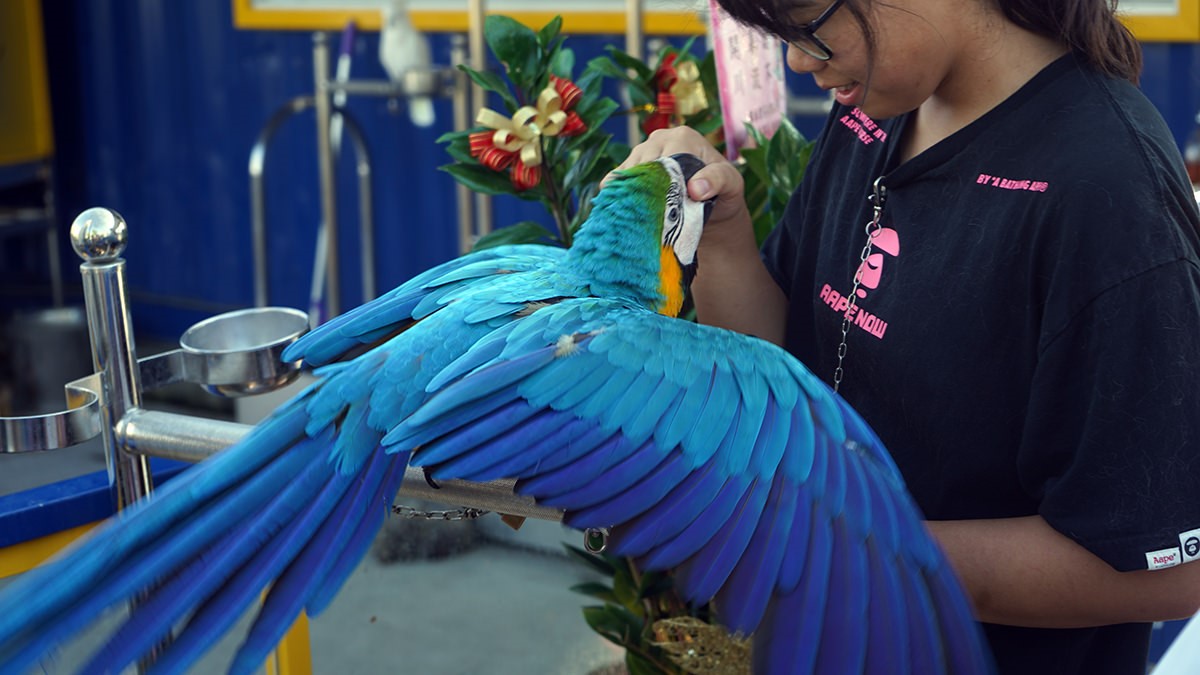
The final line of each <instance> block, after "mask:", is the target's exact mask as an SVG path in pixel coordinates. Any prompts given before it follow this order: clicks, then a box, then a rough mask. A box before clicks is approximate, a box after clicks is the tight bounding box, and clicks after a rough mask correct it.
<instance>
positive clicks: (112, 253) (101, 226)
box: [71, 207, 129, 263]
mask: <svg viewBox="0 0 1200 675" xmlns="http://www.w3.org/2000/svg"><path fill="white" fill-rule="evenodd" d="M128 242H129V232H128V230H127V229H126V227H125V219H124V218H122V217H121V214H119V213H117V212H116V211H113V210H112V209H106V208H102V207H93V208H90V209H88V210H86V211H84V212H83V213H81V214H79V216H77V217H76V218H75V222H73V223H71V246H73V247H74V248H75V253H77V254H79V257H80V258H83V260H84V262H92V263H98V262H108V261H111V260H115V259H116V258H119V257H120V256H121V254H122V253H124V252H125V245H126V244H127V243H128Z"/></svg>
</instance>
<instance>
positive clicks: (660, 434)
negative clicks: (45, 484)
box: [0, 155, 991, 675]
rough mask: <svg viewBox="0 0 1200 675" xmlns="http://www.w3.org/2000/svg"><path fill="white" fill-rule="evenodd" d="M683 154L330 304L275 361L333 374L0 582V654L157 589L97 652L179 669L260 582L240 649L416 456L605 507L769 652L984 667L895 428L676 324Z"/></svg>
mask: <svg viewBox="0 0 1200 675" xmlns="http://www.w3.org/2000/svg"><path fill="white" fill-rule="evenodd" d="M700 166H701V165H700V162H699V160H697V159H696V158H694V157H691V156H688V155H676V156H674V157H670V158H663V159H660V160H657V161H654V162H649V163H646V164H641V165H638V166H636V167H633V168H631V169H628V170H626V171H623V172H620V173H619V174H618V175H617V176H616V177H615V178H614V179H613V180H612V181H611V182H610V183H609V185H608V186H607V187H606V188H605V189H604V190H603V191H601V192H600V194H599V195H598V196H597V197H596V198H595V201H594V206H593V211H592V213H591V216H590V218H589V219H588V221H587V223H586V224H585V225H584V226H583V227H582V228H581V230H580V231H579V233H578V235H577V237H576V240H575V244H574V245H573V246H572V248H570V249H569V250H562V249H556V248H550V247H542V246H512V247H507V248H498V249H491V250H486V251H481V252H478V253H473V254H469V255H466V256H463V257H462V258H459V259H457V260H454V261H451V262H449V263H446V264H444V265H441V266H439V267H436V268H434V269H432V270H429V271H428V272H425V273H424V274H421V275H420V276H418V277H416V278H414V279H413V280H411V281H409V282H408V283H406V284H404V285H402V286H400V287H399V288H397V289H395V290H393V291H392V292H390V293H388V294H387V295H385V296H383V297H381V298H379V299H377V300H375V301H373V302H371V303H368V304H366V305H364V306H362V307H359V308H357V309H355V310H353V311H351V312H349V313H347V314H345V315H343V316H340V317H338V318H336V319H334V320H333V321H331V322H330V323H328V324H326V325H324V326H322V327H320V328H318V329H317V330H315V331H313V332H312V333H310V334H308V335H306V336H304V337H303V338H301V339H300V340H299V341H298V342H296V343H295V344H293V345H292V346H291V347H290V348H289V349H288V350H287V352H286V353H285V355H284V358H285V359H287V360H289V361H290V360H294V359H298V358H303V359H304V360H305V361H306V362H307V363H308V364H311V365H313V366H317V367H318V368H317V370H316V374H317V375H318V377H319V379H318V381H317V382H316V383H315V384H313V385H312V386H311V387H309V388H308V389H306V390H305V391H304V392H303V393H301V394H300V395H298V396H297V397H296V398H294V399H293V400H291V401H290V402H288V403H286V404H285V405H284V406H282V407H281V408H280V409H279V410H278V411H276V412H275V413H274V414H273V415H272V416H271V417H270V418H269V419H268V420H266V421H264V422H263V423H261V424H260V425H259V426H258V427H256V428H255V429H254V430H253V431H252V432H251V433H250V434H248V435H247V436H246V437H245V438H244V439H243V440H242V441H240V442H239V443H238V444H236V445H235V446H233V447H231V448H229V449H228V450H226V451H224V452H222V453H219V454H218V455H216V456H214V457H212V458H210V459H209V460H207V461H204V462H202V463H200V464H198V465H197V466H195V467H194V468H191V469H189V470H188V471H187V472H185V473H184V474H183V475H181V476H180V477H178V478H176V479H174V480H173V481H171V482H170V483H168V484H167V485H166V486H165V487H164V488H163V489H161V490H159V491H157V492H156V493H155V494H154V495H152V496H151V497H150V498H149V499H147V500H145V501H143V502H141V503H139V504H137V505H135V506H133V507H131V508H129V509H127V510H125V511H124V512H122V513H120V514H118V516H116V517H114V519H113V520H112V522H110V523H108V524H106V525H105V526H103V527H102V528H98V530H97V531H96V532H95V533H94V534H93V535H92V536H90V537H88V538H87V539H86V540H85V541H83V542H82V543H81V544H80V545H77V546H76V547H74V548H73V549H72V551H71V552H69V553H67V554H65V555H64V556H61V557H59V558H57V559H56V560H54V561H52V562H50V563H48V564H46V565H45V566H43V567H41V568H39V569H37V570H35V571H33V572H30V573H28V574H26V575H25V576H23V577H22V578H20V579H19V580H18V581H17V582H15V583H13V584H12V585H11V586H10V587H8V588H6V589H5V590H4V591H3V593H0V671H3V672H21V671H24V670H26V669H28V668H29V667H31V666H33V665H35V664H36V663H37V662H38V660H39V659H40V658H42V656H43V655H44V654H45V653H46V652H47V651H48V650H50V649H51V648H53V646H54V645H55V644H57V643H58V642H60V641H62V640H63V639H65V638H67V637H69V636H70V635H72V634H73V633H75V632H76V631H78V630H80V629H81V628H83V627H84V626H86V625H87V624H89V623H90V622H91V621H93V620H94V619H95V618H96V617H97V616H98V615H99V614H100V612H101V611H102V610H103V609H105V608H107V607H109V606H111V605H114V604H121V603H123V602H126V601H129V600H131V599H133V598H139V600H138V602H137V604H136V606H135V608H134V609H133V611H132V612H131V614H130V616H129V617H128V620H127V621H126V622H125V623H124V624H123V625H122V626H121V627H120V628H119V629H118V630H117V631H116V633H115V634H114V635H113V637H112V639H111V640H110V641H109V642H108V644H107V645H106V646H105V647H103V648H102V649H100V650H99V651H98V652H97V653H96V654H95V655H94V656H93V658H92V661H91V662H90V663H89V664H87V665H86V666H85V667H84V669H83V670H84V671H86V672H115V671H117V670H119V669H120V668H121V667H123V666H125V665H126V664H129V663H133V662H136V661H138V660H139V659H141V658H142V657H143V656H144V655H145V654H146V653H147V652H149V651H150V650H152V649H153V648H155V647H156V646H158V645H161V644H162V642H163V640H164V638H166V637H167V636H168V635H169V631H170V630H171V628H172V627H173V626H179V625H182V626H183V627H182V628H181V629H179V630H178V634H177V635H176V636H175V637H174V639H173V640H172V641H171V642H170V643H169V646H167V647H166V648H165V650H164V651H163V652H162V653H161V655H160V656H159V657H158V660H157V662H156V668H158V669H161V671H162V672H179V671H181V670H183V669H185V668H186V667H187V666H188V665H189V664H191V663H192V662H194V661H195V659H197V658H198V657H199V656H200V655H201V654H202V653H203V652H204V651H205V650H206V649H207V648H208V646H210V645H211V644H213V643H214V642H215V641H216V640H217V638H218V637H219V636H221V635H222V634H224V633H225V632H226V631H227V630H228V629H229V628H230V626H231V625H232V624H233V622H234V621H235V620H236V619H237V618H238V617H239V616H240V615H241V614H242V612H243V611H244V610H245V609H246V608H247V607H249V606H251V605H253V604H254V603H256V602H258V601H259V599H260V597H261V596H262V594H263V592H264V591H266V597H265V599H264V600H263V601H262V607H261V609H260V610H259V612H258V615H257V618H256V620H255V622H254V624H253V626H252V627H251V628H250V630H249V634H248V636H247V637H246V640H245V642H244V643H243V644H242V646H241V649H240V651H239V652H238V653H237V655H236V656H235V658H234V661H233V663H232V665H231V667H230V670H231V672H237V673H242V672H249V671H251V670H253V669H254V668H255V667H257V666H258V665H259V664H261V663H262V661H263V659H264V658H265V656H266V654H267V653H268V652H269V651H270V650H271V649H272V648H273V646H274V645H275V644H276V643H277V642H278V640H279V639H280V637H281V636H282V635H283V633H284V631H285V630H286V628H287V627H288V626H289V625H290V624H291V622H292V621H293V620H294V619H295V618H296V617H297V615H298V614H299V612H301V611H307V612H308V613H309V614H310V615H315V614H316V613H318V612H320V611H321V610H322V609H323V608H324V607H325V606H326V605H327V604H328V603H329V602H330V600H331V599H332V597H333V596H334V594H335V593H336V592H337V590H338V588H339V587H340V586H341V584H342V582H343V581H344V580H345V579H346V578H347V576H348V575H349V574H350V572H351V571H352V570H353V568H354V567H355V566H356V564H357V563H358V561H359V560H360V559H361V557H362V556H363V555H364V554H365V552H366V551H367V548H368V546H369V544H370V542H371V540H372V538H373V536H374V534H375V533H376V532H377V531H378V529H379V527H380V526H381V524H382V521H383V518H384V517H385V514H386V513H388V511H389V504H390V501H391V498H392V497H393V495H395V493H396V492H397V490H398V489H399V486H400V482H401V480H402V478H403V476H404V471H405V468H406V466H407V465H409V464H413V465H416V466H422V467H425V468H426V470H427V471H428V472H429V474H430V475H431V476H432V478H433V479H435V480H441V479H466V480H471V481H487V480H492V479H497V478H505V477H507V478H516V479H518V480H517V483H516V488H515V489H516V491H517V492H518V493H519V494H523V495H529V496H532V497H533V498H535V499H536V500H537V501H538V502H539V503H541V504H545V505H549V506H553V507H558V508H561V509H564V511H565V515H564V522H565V523H567V524H568V525H572V526H574V527H578V528H590V527H596V528H600V527H608V528H611V533H612V537H611V539H610V545H611V546H612V550H613V551H614V552H615V553H617V554H619V555H625V556H632V557H635V558H636V559H637V560H638V561H639V562H640V563H641V565H642V566H643V567H644V568H646V569H651V570H668V569H669V570H673V573H674V579H675V583H676V586H677V588H678V589H679V591H680V593H681V594H682V595H683V596H684V597H685V598H686V599H687V600H689V601H691V602H694V603H704V602H707V601H710V600H713V601H714V606H715V608H716V610H717V612H718V616H719V618H720V620H721V621H722V623H723V624H724V625H725V626H726V627H727V628H728V629H729V630H730V631H732V632H738V633H742V634H752V635H753V659H754V668H755V671H756V672H758V673H771V674H775V673H860V672H865V673H889V674H894V673H914V674H918V675H927V674H931V673H949V672H953V673H981V672H988V671H989V670H990V668H991V664H990V657H989V656H988V655H987V652H986V649H985V648H984V647H983V646H982V642H981V640H980V636H979V631H978V628H977V625H976V624H975V622H974V620H973V618H972V615H971V611H970V608H969V606H968V604H967V602H966V601H965V599H964V596H963V593H962V591H961V589H960V587H959V585H958V583H957V581H956V579H955V577H954V575H953V573H952V572H951V570H950V567H949V566H948V564H947V562H946V560H945V559H944V557H943V556H942V554H941V553H940V551H939V550H938V548H937V547H936V546H935V545H934V543H933V542H932V541H931V539H930V537H929V536H928V534H927V533H926V531H925V529H924V527H923V524H922V520H921V516H920V514H919V513H918V511H917V509H916V507H915V506H914V505H913V503H912V501H911V499H910V497H909V496H908V494H907V493H906V492H905V489H904V485H903V482H902V481H901V478H900V476H899V473H898V472H897V470H896V467H895V465H894V464H893V463H892V461H891V459H890V457H889V456H888V454H887V452H886V451H885V450H884V448H883V446H882V445H881V443H880V442H879V440H878V439H877V438H876V436H875V434H874V433H873V432H872V431H871V430H870V429H869V428H868V427H867V425H866V424H865V423H864V422H863V420H862V419H860V418H859V416H858V415H857V414H856V413H855V412H854V411H853V410H851V409H850V407H849V406H847V405H846V404H845V403H844V402H843V401H842V399H841V398H839V397H838V396H836V395H835V394H834V393H833V392H832V391H831V390H830V389H829V388H828V387H827V386H825V385H824V384H823V383H822V382H820V381H819V380H818V379H817V378H816V377H815V376H813V375H812V374H811V373H810V372H809V371H808V370H807V369H805V367H804V366H803V365H801V364H800V363H799V362H797V361H796V360H795V359H793V358H792V357H791V356H789V355H788V354H787V353H785V352H784V351H783V350H781V349H779V348H778V347H776V346H774V345H772V344H769V343H766V342H764V341H761V340H758V339H755V338H752V337H748V336H745V335H741V334H737V333H734V332H730V331H727V330H721V329H717V328H713V327H709V326H704V325H698V324H694V323H690V322H686V321H681V320H678V319H676V318H674V317H675V315H676V314H677V313H678V312H679V310H680V308H681V306H682V304H683V297H684V293H685V291H686V288H687V284H688V283H689V282H690V279H691V277H692V275H693V273H694V272H695V270H696V249H697V246H698V245H699V241H700V234H701V230H702V227H703V222H704V220H705V217H706V209H707V205H705V204H703V203H698V202H694V201H692V200H691V199H690V198H688V196H687V190H686V188H685V185H686V181H687V179H688V178H689V177H690V176H691V175H692V174H694V173H695V171H697V170H698V169H699V168H700Z"/></svg>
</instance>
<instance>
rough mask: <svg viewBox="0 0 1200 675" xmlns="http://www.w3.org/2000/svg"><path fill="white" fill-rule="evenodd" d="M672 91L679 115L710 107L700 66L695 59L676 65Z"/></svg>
mask: <svg viewBox="0 0 1200 675" xmlns="http://www.w3.org/2000/svg"><path fill="white" fill-rule="evenodd" d="M670 92H671V95H672V96H674V97H675V110H674V112H675V113H676V114H678V115H695V114H696V113H698V112H700V111H701V110H704V109H705V108H707V107H708V97H707V96H705V94H704V83H702V82H701V81H700V68H699V66H697V65H696V62H695V61H684V62H683V63H680V64H678V65H677V66H675V83H674V84H672V85H671V89H670Z"/></svg>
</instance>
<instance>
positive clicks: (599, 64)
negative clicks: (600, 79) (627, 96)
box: [580, 56, 630, 82]
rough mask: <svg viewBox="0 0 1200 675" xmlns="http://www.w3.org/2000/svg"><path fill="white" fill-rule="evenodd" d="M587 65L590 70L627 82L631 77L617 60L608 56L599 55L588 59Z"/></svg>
mask: <svg viewBox="0 0 1200 675" xmlns="http://www.w3.org/2000/svg"><path fill="white" fill-rule="evenodd" d="M587 67H588V70H589V71H594V72H597V73H600V74H601V75H604V76H605V77H612V78H616V79H618V80H621V81H622V82H627V81H628V80H629V79H630V78H629V74H628V73H626V72H625V69H624V68H622V67H620V66H618V65H617V64H616V62H614V61H613V60H612V59H611V58H608V57H606V56H597V57H596V58H594V59H592V60H591V61H588V64H587ZM580 79H582V78H580Z"/></svg>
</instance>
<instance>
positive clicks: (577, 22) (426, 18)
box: [233, 0, 1200, 42]
mask: <svg viewBox="0 0 1200 675" xmlns="http://www.w3.org/2000/svg"><path fill="white" fill-rule="evenodd" d="M1178 6H1179V10H1178V13H1177V14H1176V15H1174V16H1166V15H1164V16H1152V15H1150V16H1148V15H1128V14H1126V15H1123V16H1122V19H1123V20H1124V21H1125V25H1127V26H1129V28H1130V30H1132V31H1133V34H1134V35H1136V36H1137V38H1138V39H1139V40H1142V41H1145V42H1197V41H1200V0H1178ZM507 14H508V15H509V16H511V17H513V18H514V19H516V20H517V21H520V22H521V23H523V24H525V25H527V26H531V27H540V26H544V25H546V24H547V23H548V22H549V21H550V19H552V18H554V16H555V13H553V12H538V11H521V12H507ZM561 14H562V16H563V31H564V32H566V33H575V34H589V33H591V34H604V35H622V34H624V33H625V14H624V13H622V12H595V11H593V12H569V11H564V12H561ZM411 15H412V21H413V25H414V26H416V28H417V30H421V31H427V32H460V33H461V32H465V31H466V30H467V16H466V12H463V11H436V10H414V11H413V12H412V13H411ZM351 20H353V21H354V22H355V23H356V24H357V25H358V28H359V29H360V30H368V31H377V30H379V29H380V26H381V21H380V12H379V10H376V9H361V8H359V9H264V8H259V7H255V6H254V0H233V24H234V26H235V27H237V28H243V29H250V30H255V29H257V30H329V31H337V30H341V29H342V28H343V27H345V25H346V23H347V22H349V21H351ZM642 22H643V31H644V32H645V34H647V35H702V34H704V33H705V32H706V31H707V26H706V25H705V22H704V21H703V20H702V19H701V18H700V17H699V16H698V15H697V14H695V13H693V12H664V11H648V12H646V13H645V14H644V16H643V18H642Z"/></svg>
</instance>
